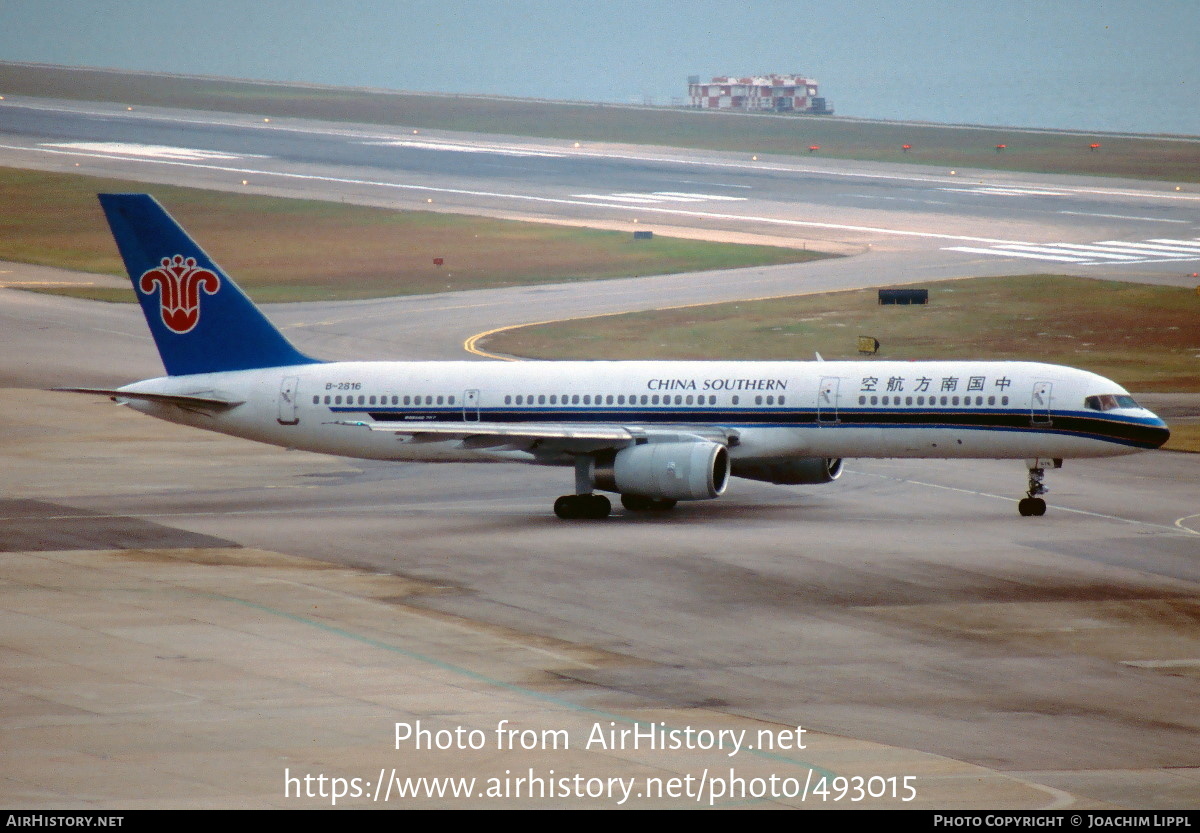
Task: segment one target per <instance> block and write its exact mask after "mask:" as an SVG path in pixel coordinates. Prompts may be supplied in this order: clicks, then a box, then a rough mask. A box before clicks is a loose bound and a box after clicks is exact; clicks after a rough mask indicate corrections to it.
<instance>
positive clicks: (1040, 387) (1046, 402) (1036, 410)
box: [1029, 382, 1054, 425]
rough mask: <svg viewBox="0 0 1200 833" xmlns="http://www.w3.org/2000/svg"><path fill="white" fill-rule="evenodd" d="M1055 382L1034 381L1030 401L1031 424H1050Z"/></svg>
mask: <svg viewBox="0 0 1200 833" xmlns="http://www.w3.org/2000/svg"><path fill="white" fill-rule="evenodd" d="M1053 388H1054V383H1053V382H1034V383H1033V396H1032V397H1031V398H1030V401H1029V424H1030V425H1050V424H1051V419H1050V403H1051V402H1052V401H1053Z"/></svg>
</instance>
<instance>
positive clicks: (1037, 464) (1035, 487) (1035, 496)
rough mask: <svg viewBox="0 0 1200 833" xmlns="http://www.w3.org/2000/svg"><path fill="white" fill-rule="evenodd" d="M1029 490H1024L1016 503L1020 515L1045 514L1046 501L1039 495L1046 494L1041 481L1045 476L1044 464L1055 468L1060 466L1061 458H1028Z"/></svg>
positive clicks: (1038, 515)
mask: <svg viewBox="0 0 1200 833" xmlns="http://www.w3.org/2000/svg"><path fill="white" fill-rule="evenodd" d="M1028 465H1029V491H1028V492H1026V493H1025V494H1026V497H1023V498H1021V500H1020V501H1019V502H1018V503H1017V511H1018V512H1020V513H1021V516H1022V517H1025V518H1029V517H1035V518H1038V517H1041V516H1042V515H1045V514H1046V501H1045V499H1044V498H1042V497H1041V496H1042V495H1044V494H1046V491H1047V489H1046V484H1045V483H1044V482H1043V481H1044V480H1045V478H1046V466H1047V465H1050V466H1052V467H1054V468H1056V469H1061V468H1062V459H1061V458H1055V459H1053V460H1029V461H1028Z"/></svg>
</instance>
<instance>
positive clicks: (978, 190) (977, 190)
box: [938, 185, 1068, 197]
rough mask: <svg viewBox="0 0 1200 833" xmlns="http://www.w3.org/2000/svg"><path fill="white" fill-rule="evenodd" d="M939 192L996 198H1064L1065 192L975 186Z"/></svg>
mask: <svg viewBox="0 0 1200 833" xmlns="http://www.w3.org/2000/svg"><path fill="white" fill-rule="evenodd" d="M938 190H939V191H958V192H960V193H963V194H990V195H993V196H998V197H1065V196H1068V194H1067V192H1066V191H1041V190H1037V189H1034V188H1016V187H1013V188H1006V187H1001V186H998V185H977V186H975V187H973V188H939V189H938Z"/></svg>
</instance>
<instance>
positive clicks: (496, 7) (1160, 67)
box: [0, 0, 1200, 135]
mask: <svg viewBox="0 0 1200 833" xmlns="http://www.w3.org/2000/svg"><path fill="white" fill-rule="evenodd" d="M1198 35H1200V2H1196V0H1148V2H1147V0H1136V2H1133V1H1131V0H1041V1H1040V2H1033V0H1006V2H995V0H990V1H989V2H982V0H958V1H957V2H950V0H909V2H900V0H874V1H873V2H872V0H863V1H862V2H839V0H825V2H813V1H812V0H720V1H719V2H718V1H717V0H688V2H684V0H638V1H637V2H635V0H607V2H572V1H571V0H506V2H502V3H489V2H482V0H437V1H436V2H434V0H358V2H355V3H346V4H331V3H325V2H315V0H260V2H253V3H252V2H247V1H246V0H174V2H167V3H164V2H161V0H108V1H107V2H105V3H88V2H81V0H3V2H0V60H11V61H35V62H45V63H57V64H68V65H78V66H108V67H118V68H124V69H138V70H151V71H158V72H176V73H187V74H202V75H224V76H232V77H240V78H258V79H265V80H278V81H304V82H312V83H321V84H334V85H351V86H368V87H380V88H387V89H404V90H419V91H430V92H454V93H484V94H496V95H510V96H522V97H537V98H551V99H565V100H585V101H602V102H618V103H644V102H652V103H655V104H671V103H673V102H675V103H678V102H681V101H683V100H684V97H685V96H686V81H687V77H688V76H689V75H699V76H701V77H703V78H708V77H711V76H714V75H751V74H759V73H771V72H776V73H797V74H804V75H807V76H809V77H813V78H816V79H817V80H818V81H819V82H820V84H821V93H822V94H823V95H824V96H826V97H827V98H829V99H830V100H831V101H832V102H833V105H834V107H835V108H836V110H837V112H838V114H840V115H847V116H859V117H866V118H885V119H901V120H908V119H911V120H919V121H933V122H945V123H973V124H1004V125H1015V126H1027V127H1049V128H1075V129H1081V130H1089V131H1115V132H1143V133H1179V134H1188V135H1200V48H1198V47H1197V36H1198ZM2 92H3V91H2V90H0V94H2Z"/></svg>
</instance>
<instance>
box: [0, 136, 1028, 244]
mask: <svg viewBox="0 0 1200 833" xmlns="http://www.w3.org/2000/svg"><path fill="white" fill-rule="evenodd" d="M0 150H16V151H24V152H28V151H30V150H35V151H40V152H41V153H58V154H64V155H67V156H91V157H96V158H100V159H122V158H124V159H128V160H129V161H137V162H144V163H146V164H148V165H175V166H177V167H183V168H194V169H197V170H207V171H224V172H226V173H232V174H237V175H238V176H243V177H244V176H262V177H269V178H271V179H282V180H294V181H297V182H330V183H337V184H341V185H365V186H370V187H376V188H392V189H395V190H398V191H412V192H417V193H422V194H456V195H461V196H471V197H491V198H493V199H506V200H514V201H519V202H527V203H543V204H546V205H575V206H589V207H601V208H615V209H627V210H637V211H639V212H644V213H647V214H649V213H655V214H665V215H675V216H679V217H696V218H701V219H705V220H726V221H732V222H740V223H752V224H758V225H776V226H785V227H791V228H820V229H834V230H838V231H855V232H866V233H868V234H887V235H892V236H895V237H915V238H920V239H925V240H960V241H963V242H967V243H992V244H995V243H1001V244H1003V243H1018V242H1020V241H1016V240H1000V239H996V238H994V237H973V236H970V235H965V234H945V233H942V232H936V231H909V230H908V229H894V228H884V227H882V226H859V225H853V224H850V223H823V222H819V221H816V220H794V219H791V218H788V217H761V216H754V215H747V214H725V213H721V212H716V211H690V210H687V209H683V208H668V207H666V206H664V205H641V204H639V205H636V206H634V205H627V204H621V203H619V202H617V201H615V200H611V199H610V200H607V201H604V202H601V201H600V200H597V201H595V202H585V201H582V200H578V199H564V198H560V197H540V196H537V195H534V194H514V193H504V192H499V191H479V190H475V189H470V188H438V187H435V186H432V185H413V184H409V183H404V182H387V181H384V180H377V179H359V178H356V177H341V176H326V175H320V174H301V173H290V172H287V171H271V170H266V169H261V168H247V167H234V166H232V165H217V164H212V163H201V162H185V161H177V160H174V159H149V158H145V157H136V156H117V155H109V154H102V153H94V152H88V151H82V150H77V149H74V150H68V149H59V148H49V147H37V148H30V147H24V146H20V145H0Z"/></svg>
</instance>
